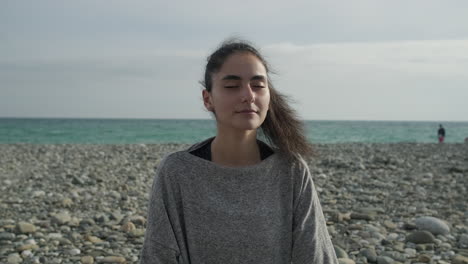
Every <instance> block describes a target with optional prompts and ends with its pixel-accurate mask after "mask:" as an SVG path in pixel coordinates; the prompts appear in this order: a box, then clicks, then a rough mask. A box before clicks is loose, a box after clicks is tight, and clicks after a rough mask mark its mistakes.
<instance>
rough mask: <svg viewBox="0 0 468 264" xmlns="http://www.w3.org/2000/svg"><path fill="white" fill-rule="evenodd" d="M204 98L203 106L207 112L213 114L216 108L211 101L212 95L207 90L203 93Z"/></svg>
mask: <svg viewBox="0 0 468 264" xmlns="http://www.w3.org/2000/svg"><path fill="white" fill-rule="evenodd" d="M202 96H203V104H204V105H205V108H206V110H208V111H210V112H213V110H214V107H213V103H212V101H211V100H212V99H211V93H210V92H208V91H207V90H206V89H203V91H202Z"/></svg>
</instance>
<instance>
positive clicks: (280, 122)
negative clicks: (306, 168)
mask: <svg viewBox="0 0 468 264" xmlns="http://www.w3.org/2000/svg"><path fill="white" fill-rule="evenodd" d="M238 52H239V53H244V52H245V53H251V54H253V55H254V56H255V57H257V58H258V59H259V60H260V61H261V62H262V64H263V66H264V67H265V69H266V72H267V79H268V87H269V89H270V105H269V110H268V113H267V116H266V118H265V121H264V122H263V124H262V125H261V126H260V128H261V132H262V133H263V136H264V137H265V139H266V140H267V141H268V143H269V144H271V145H273V146H274V147H276V148H278V149H279V150H280V151H283V152H285V153H287V154H289V155H294V154H300V155H302V156H309V155H311V154H312V147H311V145H310V144H309V142H308V141H307V138H306V136H305V131H304V125H303V123H302V121H301V120H300V119H299V118H298V116H297V113H296V111H295V110H294V109H292V108H291V106H290V105H289V102H290V99H289V97H287V96H285V95H284V94H281V93H280V92H278V91H277V90H276V88H274V86H273V83H272V81H271V79H270V74H271V73H272V71H271V70H270V66H269V64H268V63H267V61H266V60H265V58H264V57H263V56H262V55H261V54H260V52H259V51H258V50H257V49H256V48H255V47H254V46H253V45H252V44H251V43H249V42H247V41H245V40H240V39H237V38H231V39H228V40H226V41H224V42H223V43H221V45H220V46H219V47H218V48H217V49H216V50H215V51H214V52H213V53H212V54H211V55H210V56H208V58H207V64H206V68H205V76H204V81H201V82H200V83H201V84H202V85H203V87H205V89H206V90H207V91H208V92H211V90H212V86H213V79H212V76H213V74H215V73H217V72H219V70H220V69H221V67H222V66H223V64H224V62H225V61H226V59H227V58H228V57H229V56H230V55H232V54H234V53H238Z"/></svg>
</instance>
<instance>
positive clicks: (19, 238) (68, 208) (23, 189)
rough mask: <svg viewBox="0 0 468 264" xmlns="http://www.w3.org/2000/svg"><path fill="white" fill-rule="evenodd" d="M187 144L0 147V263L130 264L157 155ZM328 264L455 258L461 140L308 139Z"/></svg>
mask: <svg viewBox="0 0 468 264" xmlns="http://www.w3.org/2000/svg"><path fill="white" fill-rule="evenodd" d="M188 146H189V145H187V144H132V145H90V144H88V145H76V144H62V145H47V144H0V263H61V264H67V263H90V264H93V263H138V262H139V256H140V251H141V247H142V244H143V240H144V232H145V229H146V220H147V219H146V215H147V209H148V200H149V191H150V188H151V185H152V181H153V178H154V173H155V169H156V168H157V167H158V164H159V162H160V161H161V159H162V157H163V156H164V155H165V154H166V153H168V152H171V151H175V150H179V149H184V148H187V147H188ZM313 147H314V150H315V155H314V156H311V157H308V158H306V162H307V163H308V164H309V166H310V171H311V174H312V176H313V179H314V181H315V185H316V190H317V192H318V195H319V198H320V201H321V204H322V208H323V210H324V215H325V218H326V221H327V227H328V231H329V233H330V236H331V238H332V241H333V244H334V245H335V248H336V249H337V253H338V254H339V256H340V263H357V264H361V263H404V264H411V263H434V264H446V263H467V258H468V199H467V194H468V190H467V189H468V169H466V168H468V166H467V164H468V145H467V144H420V143H398V144H374V143H346V144H318V145H314V146H313Z"/></svg>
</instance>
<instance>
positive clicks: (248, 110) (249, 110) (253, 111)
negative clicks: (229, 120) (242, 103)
mask: <svg viewBox="0 0 468 264" xmlns="http://www.w3.org/2000/svg"><path fill="white" fill-rule="evenodd" d="M237 113H257V111H255V110H253V109H244V110H241V111H238V112H237Z"/></svg>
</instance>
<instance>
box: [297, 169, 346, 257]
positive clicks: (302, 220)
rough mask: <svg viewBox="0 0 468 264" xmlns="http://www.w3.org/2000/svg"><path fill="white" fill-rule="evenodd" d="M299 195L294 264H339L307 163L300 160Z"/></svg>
mask: <svg viewBox="0 0 468 264" xmlns="http://www.w3.org/2000/svg"><path fill="white" fill-rule="evenodd" d="M301 163H302V166H301V172H300V174H301V179H300V183H299V185H298V187H297V189H298V191H299V194H298V198H297V200H296V201H297V202H296V203H295V205H294V216H293V245H292V263H293V264H312V263H315V264H335V263H336V264H337V263H338V260H337V258H336V254H335V250H334V248H333V244H332V242H331V239H330V236H329V234H328V231H327V226H326V223H325V217H324V215H323V212H322V208H321V206H320V202H319V199H318V196H317V191H316V190H315V186H314V183H313V181H312V176H311V175H310V172H309V168H308V167H307V164H306V163H305V161H301Z"/></svg>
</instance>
